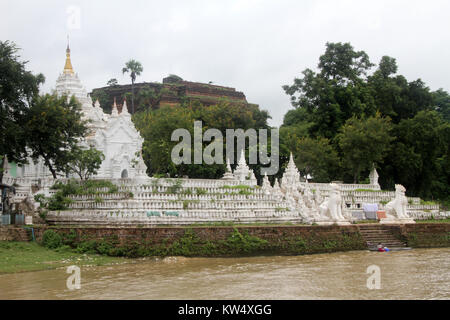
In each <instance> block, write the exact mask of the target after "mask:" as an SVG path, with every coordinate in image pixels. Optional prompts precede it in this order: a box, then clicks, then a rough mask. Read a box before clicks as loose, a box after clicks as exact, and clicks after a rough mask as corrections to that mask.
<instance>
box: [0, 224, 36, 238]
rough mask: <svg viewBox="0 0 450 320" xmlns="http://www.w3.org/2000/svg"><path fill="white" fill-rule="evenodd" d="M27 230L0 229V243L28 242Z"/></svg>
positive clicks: (14, 228)
mask: <svg viewBox="0 0 450 320" xmlns="http://www.w3.org/2000/svg"><path fill="white" fill-rule="evenodd" d="M30 240H31V236H30V231H29V229H28V230H27V229H24V228H20V227H13V226H8V227H0V241H30Z"/></svg>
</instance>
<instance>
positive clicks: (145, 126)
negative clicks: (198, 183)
mask: <svg viewBox="0 0 450 320" xmlns="http://www.w3.org/2000/svg"><path fill="white" fill-rule="evenodd" d="M268 118H269V115H268V113H267V112H266V111H261V110H260V109H259V108H258V106H256V105H248V106H244V107H243V106H242V105H236V104H232V103H230V102H225V101H224V102H221V103H219V104H217V105H213V106H203V105H201V104H192V105H191V106H187V105H183V106H177V107H162V108H160V109H156V110H150V109H149V110H146V111H142V112H138V113H136V114H135V115H134V116H133V121H134V123H135V125H136V127H137V128H138V130H139V131H140V133H141V135H142V136H143V138H144V140H145V141H144V146H143V158H144V161H145V163H146V165H147V167H148V173H149V174H150V175H158V174H169V175H170V176H171V177H183V176H189V177H191V178H211V179H214V178H221V177H222V175H223V174H224V172H225V164H212V165H203V164H180V165H175V164H174V163H173V162H172V161H171V152H172V149H173V147H174V146H175V145H177V144H178V141H171V136H172V132H173V131H174V130H176V129H179V128H184V129H187V130H188V131H189V132H190V133H191V136H192V137H193V136H194V121H196V120H200V121H202V131H203V133H204V132H205V131H206V130H208V129H209V128H215V129H218V130H219V131H220V132H221V133H222V135H223V141H224V146H225V142H226V129H238V128H241V129H243V130H247V129H249V128H254V129H260V128H265V129H267V128H268V125H267V119H268ZM268 133H270V132H268ZM192 143H193V138H192ZM209 143H210V142H204V147H206V146H207V145H208V144H209ZM191 147H192V148H193V145H191ZM223 154H224V155H225V154H226V152H225V147H224V151H223ZM191 155H192V157H193V152H192V153H191ZM247 159H248V158H247ZM234 161H235V162H236V161H237V159H236V158H235V159H234ZM192 163H193V158H192ZM252 168H253V169H255V168H256V166H253V167H252ZM258 172H259V170H256V172H255V174H257V173H258Z"/></svg>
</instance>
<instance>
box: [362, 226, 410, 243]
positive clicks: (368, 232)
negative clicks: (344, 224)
mask: <svg viewBox="0 0 450 320" xmlns="http://www.w3.org/2000/svg"><path fill="white" fill-rule="evenodd" d="M359 231H360V233H361V235H362V237H363V238H364V240H365V241H366V243H367V247H368V248H369V249H376V247H377V245H378V243H381V244H382V245H383V246H385V247H388V248H389V249H394V248H405V247H406V243H405V242H403V241H401V240H399V239H397V238H396V237H395V236H394V235H393V234H392V232H391V231H390V230H389V229H386V228H384V227H383V226H381V225H360V226H359Z"/></svg>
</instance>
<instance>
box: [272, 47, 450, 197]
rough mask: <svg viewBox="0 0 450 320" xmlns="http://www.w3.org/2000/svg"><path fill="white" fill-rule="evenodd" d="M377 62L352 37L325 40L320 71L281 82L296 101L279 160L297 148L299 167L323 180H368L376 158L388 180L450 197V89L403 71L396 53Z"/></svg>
mask: <svg viewBox="0 0 450 320" xmlns="http://www.w3.org/2000/svg"><path fill="white" fill-rule="evenodd" d="M373 66H374V64H373V63H371V62H370V60H369V57H368V55H367V54H366V53H365V52H364V51H355V50H354V49H353V47H352V46H351V45H350V44H349V43H327V45H326V51H325V53H324V54H323V55H322V56H321V57H320V58H319V64H318V70H317V71H313V70H312V69H306V70H304V71H303V72H302V76H301V77H300V78H296V79H294V82H293V84H291V85H285V86H283V89H284V90H285V92H286V93H287V94H288V95H289V96H290V97H291V102H292V105H293V107H294V109H292V110H290V111H289V112H287V114H286V115H285V117H284V122H283V125H282V127H281V128H280V137H281V152H282V153H284V155H283V157H282V158H281V160H284V159H286V158H287V154H288V152H289V151H290V150H291V151H293V153H294V157H295V161H296V163H297V165H298V167H299V169H300V171H301V173H302V174H303V175H306V174H310V175H311V176H312V179H313V180H315V181H320V182H323V181H326V180H328V181H329V180H332V179H334V180H344V181H346V182H363V181H365V178H366V177H367V175H368V173H369V171H370V169H371V167H372V164H374V165H375V166H376V167H377V168H378V169H379V170H378V171H379V174H380V183H381V185H382V187H383V188H387V189H389V188H393V186H394V183H400V184H403V185H404V186H405V187H406V189H407V192H408V194H410V195H416V196H421V197H424V198H431V197H433V196H434V197H437V198H440V199H445V198H447V199H448V198H449V197H450V134H449V132H450V123H449V119H450V117H449V115H450V95H449V94H448V92H446V91H444V90H443V89H439V90H437V91H435V92H431V91H430V89H429V88H428V87H427V86H426V84H425V83H424V82H423V81H422V80H421V79H417V80H415V81H411V82H408V80H407V79H406V78H405V77H404V76H402V75H397V74H396V73H397V63H396V60H395V59H394V58H392V57H388V56H384V57H382V59H381V61H380V63H379V64H378V66H377V67H376V69H375V71H373V72H372V73H371V71H372V67H373ZM336 156H337V157H336ZM333 163H334V164H335V165H332V164H333ZM327 164H329V165H327Z"/></svg>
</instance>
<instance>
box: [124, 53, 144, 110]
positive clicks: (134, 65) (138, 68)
mask: <svg viewBox="0 0 450 320" xmlns="http://www.w3.org/2000/svg"><path fill="white" fill-rule="evenodd" d="M142 71H144V68H143V67H142V64H141V63H140V62H139V61H136V60H134V59H131V60H130V61H128V62H127V63H125V67H124V68H123V69H122V73H123V74H125V73H127V72H130V77H131V114H134V81H135V80H136V77H137V76H140V75H141V72H142Z"/></svg>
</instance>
